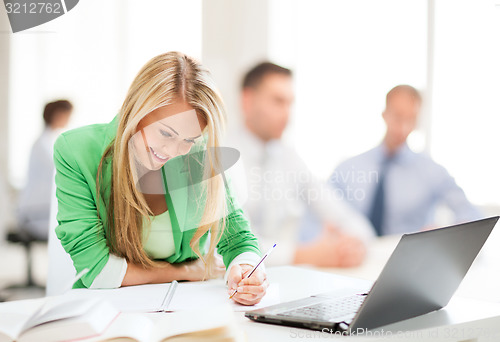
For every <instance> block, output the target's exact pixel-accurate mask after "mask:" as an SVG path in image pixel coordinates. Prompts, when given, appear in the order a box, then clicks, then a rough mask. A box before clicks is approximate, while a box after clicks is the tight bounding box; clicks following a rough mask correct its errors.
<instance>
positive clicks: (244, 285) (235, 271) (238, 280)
mask: <svg viewBox="0 0 500 342" xmlns="http://www.w3.org/2000/svg"><path fill="white" fill-rule="evenodd" d="M252 269H253V266H250V265H247V264H242V265H234V266H233V267H231V269H230V270H229V276H228V278H227V284H228V294H229V295H232V294H233V292H234V290H235V289H237V290H238V292H237V293H236V294H235V295H234V296H233V300H234V301H235V302H238V303H240V304H243V305H254V304H257V303H259V302H260V300H261V299H262V297H264V295H265V294H266V289H267V287H268V286H269V282H268V281H267V277H266V273H265V272H264V271H262V270H261V269H260V268H257V269H256V270H255V272H254V273H253V274H252V276H251V277H249V278H246V279H244V278H245V276H246V275H247V274H248V273H250V272H251V271H252Z"/></svg>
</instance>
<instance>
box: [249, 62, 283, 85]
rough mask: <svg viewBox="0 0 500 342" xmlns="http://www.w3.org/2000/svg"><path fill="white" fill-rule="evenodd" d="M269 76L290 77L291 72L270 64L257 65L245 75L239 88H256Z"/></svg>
mask: <svg viewBox="0 0 500 342" xmlns="http://www.w3.org/2000/svg"><path fill="white" fill-rule="evenodd" d="M270 74H281V75H285V76H290V77H291V76H292V70H290V69H287V68H283V67H281V66H279V65H276V64H274V63H271V62H262V63H259V64H257V65H256V66H254V67H253V68H252V69H250V70H249V71H248V72H247V73H246V74H245V77H243V83H242V87H241V88H242V89H245V88H256V87H258V86H259V85H260V83H261V82H262V80H263V79H264V77H265V76H267V75H270Z"/></svg>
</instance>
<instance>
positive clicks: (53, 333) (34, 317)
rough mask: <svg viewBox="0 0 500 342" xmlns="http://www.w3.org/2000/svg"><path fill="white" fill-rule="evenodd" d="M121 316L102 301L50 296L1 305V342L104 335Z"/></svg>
mask: <svg viewBox="0 0 500 342" xmlns="http://www.w3.org/2000/svg"><path fill="white" fill-rule="evenodd" d="M118 315H119V311H118V310H117V309H115V308H114V307H113V306H112V305H111V304H110V303H109V302H107V301H103V300H102V299H98V298H73V299H70V298H68V297H66V296H55V297H46V298H41V299H35V300H22V301H15V302H7V303H2V304H0V342H11V341H18V342H31V341H33V342H39V341H44V342H55V341H61V340H73V339H81V338H88V337H91V336H95V335H98V334H101V333H102V332H103V331H104V330H105V329H106V328H107V327H108V326H110V324H111V322H112V321H113V320H114V319H116V318H117V317H118Z"/></svg>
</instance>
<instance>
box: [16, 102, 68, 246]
mask: <svg viewBox="0 0 500 342" xmlns="http://www.w3.org/2000/svg"><path fill="white" fill-rule="evenodd" d="M72 111H73V105H72V104H71V103H70V102H69V101H67V100H59V101H55V102H50V103H48V104H47V105H46V106H45V109H44V111H43V120H44V122H45V128H44V130H43V132H42V134H41V135H40V137H39V138H38V139H37V140H36V141H35V144H34V145H33V148H32V149H31V155H30V160H29V166H28V180H27V183H26V186H25V187H24V189H23V190H22V192H21V195H20V198H19V208H18V223H19V227H20V229H22V230H23V231H24V232H26V233H28V234H30V235H31V236H33V237H34V238H36V239H39V240H47V236H48V230H49V215H50V199H51V193H52V186H53V184H54V163H53V160H52V153H53V146H54V142H55V140H56V138H57V137H58V136H59V134H60V133H61V132H62V130H63V129H64V128H65V127H66V126H67V124H68V121H69V118H70V116H71V112H72Z"/></svg>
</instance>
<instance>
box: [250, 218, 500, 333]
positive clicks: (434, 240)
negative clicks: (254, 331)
mask: <svg viewBox="0 0 500 342" xmlns="http://www.w3.org/2000/svg"><path fill="white" fill-rule="evenodd" d="M498 218H499V217H498V216H495V217H490V218H486V219H482V220H479V221H473V222H467V223H463V224H458V225H454V226H450V227H445V228H439V229H434V230H429V231H424V232H418V233H413V234H404V235H403V236H402V237H401V240H400V241H399V243H398V245H397V247H396V249H395V250H394V252H393V253H392V255H391V257H390V258H389V260H388V261H387V263H386V265H385V266H384V269H383V270H382V272H381V273H380V275H379V277H378V279H377V281H376V282H375V283H374V284H373V286H372V288H371V289H370V290H369V291H368V292H366V291H360V290H359V289H344V290H340V291H333V292H329V293H324V294H319V295H314V296H311V297H307V298H304V299H299V300H295V301H292V302H287V303H281V304H277V305H273V306H268V307H266V308H262V309H258V310H253V311H247V312H245V316H246V317H248V318H250V319H251V320H253V321H256V322H265V323H271V324H279V325H287V326H293V327H299V328H307V329H313V330H321V331H325V329H327V330H326V331H328V332H330V333H332V332H336V333H339V332H340V333H343V334H356V332H359V331H360V330H361V331H366V330H370V329H374V328H378V327H381V326H384V325H387V324H391V323H395V322H399V321H402V320H405V319H408V318H412V317H416V316H419V315H423V314H426V313H428V312H431V311H435V310H439V309H441V308H443V307H444V306H446V305H447V304H448V302H449V300H450V299H451V297H452V295H453V293H455V291H456V290H457V288H458V286H459V285H460V283H461V282H462V279H463V278H464V277H465V274H466V273H467V271H468V270H469V268H470V266H471V265H472V262H473V261H474V259H475V258H476V256H477V255H478V253H479V251H480V250H481V248H482V246H483V245H484V243H485V242H486V239H487V238H488V236H489V235H490V233H491V231H492V229H493V227H494V226H495V224H496V223H497V221H498Z"/></svg>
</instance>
